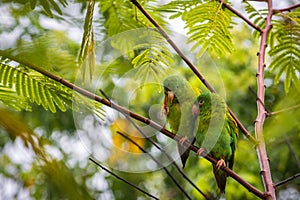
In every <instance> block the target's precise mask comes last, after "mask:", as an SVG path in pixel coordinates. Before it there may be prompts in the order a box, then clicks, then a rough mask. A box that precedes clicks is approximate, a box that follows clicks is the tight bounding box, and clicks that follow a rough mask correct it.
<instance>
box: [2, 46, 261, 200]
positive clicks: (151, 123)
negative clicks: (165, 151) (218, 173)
mask: <svg viewBox="0 0 300 200" xmlns="http://www.w3.org/2000/svg"><path fill="white" fill-rule="evenodd" d="M0 56H4V57H6V58H8V59H11V60H13V61H16V62H18V63H20V64H23V65H25V66H27V67H29V68H31V69H33V70H35V71H37V72H39V73H41V74H43V75H45V76H47V77H49V78H51V79H53V80H55V81H57V82H59V83H61V84H62V85H64V86H66V87H68V88H70V89H72V90H74V91H76V92H78V93H79V94H81V95H83V96H85V97H87V98H89V99H92V100H94V101H97V102H99V103H102V104H104V105H106V106H108V107H111V108H113V109H114V110H116V111H118V112H121V113H127V114H128V115H129V116H130V117H132V118H134V119H136V120H138V121H140V122H143V123H145V124H147V125H149V126H151V127H152V128H154V129H156V130H158V131H160V132H161V133H163V134H164V135H166V136H168V137H169V138H172V139H174V140H175V141H177V142H179V140H180V139H181V138H180V137H178V136H176V135H175V134H173V133H172V132H170V131H168V130H166V129H165V128H163V127H162V126H161V125H159V124H158V123H156V122H154V121H152V120H150V119H148V118H146V117H144V116H141V115H139V114H137V113H134V112H132V111H130V110H128V109H126V108H124V107H122V106H119V105H117V104H115V103H113V102H110V101H108V100H107V99H103V98H101V97H99V96H97V95H95V94H93V93H91V92H90V91H87V90H85V89H83V88H81V87H78V86H76V85H75V84H73V83H71V82H68V81H67V80H65V79H63V78H61V77H59V76H57V75H55V74H52V73H50V72H48V71H47V70H44V69H42V68H40V67H38V66H36V65H34V64H31V63H29V62H27V61H25V60H23V59H22V58H20V57H16V56H13V55H10V54H8V53H6V52H5V51H2V50H0ZM184 145H187V146H188V147H189V149H190V150H192V151H194V152H195V153H196V152H197V151H198V150H199V148H198V147H196V146H194V145H190V144H189V143H188V142H185V143H184ZM204 158H205V159H206V160H208V161H209V162H211V163H213V164H217V160H215V159H214V158H212V157H211V156H209V155H206V156H204ZM222 170H223V171H225V172H226V173H227V174H228V175H229V176H231V177H232V178H233V179H234V180H236V181H237V182H239V183H240V184H241V185H243V186H244V187H245V188H247V189H248V191H250V192H252V193H253V194H255V195H256V196H258V197H260V198H264V197H265V194H264V193H262V192H261V191H259V190H258V189H257V188H255V187H254V186H253V185H251V184H250V183H248V182H247V181H245V180H244V179H243V178H241V177H240V176H239V175H238V174H236V173H235V172H234V171H232V170H231V169H229V168H228V167H224V168H222Z"/></svg>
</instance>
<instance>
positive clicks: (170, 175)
mask: <svg viewBox="0 0 300 200" xmlns="http://www.w3.org/2000/svg"><path fill="white" fill-rule="evenodd" d="M117 133H118V134H120V135H121V136H122V137H124V138H125V139H127V140H129V141H130V142H131V143H132V144H134V145H135V146H137V147H138V148H139V149H140V150H141V151H142V152H143V153H146V154H147V155H149V157H150V158H151V159H152V160H153V161H154V162H156V163H157V164H158V165H159V166H160V167H162V168H163V170H164V171H165V172H166V173H167V175H168V176H169V177H170V178H171V179H172V181H173V182H174V183H175V185H176V186H177V187H178V188H179V189H180V190H181V191H182V192H183V194H184V195H185V196H186V197H187V198H188V199H192V198H191V197H190V196H189V194H188V193H187V192H186V191H185V190H184V189H183V187H182V186H181V185H180V184H179V183H178V181H177V180H176V179H175V177H174V176H173V175H172V173H171V172H170V171H169V170H168V169H167V168H166V167H165V166H164V165H163V164H161V163H160V162H159V161H158V160H157V159H156V158H154V156H152V155H151V154H150V153H148V152H147V151H146V150H145V149H144V148H143V147H141V146H140V145H139V144H138V143H136V142H135V141H134V140H132V139H131V138H130V137H128V136H127V135H125V134H124V133H122V132H120V131H117Z"/></svg>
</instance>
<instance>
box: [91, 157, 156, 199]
mask: <svg viewBox="0 0 300 200" xmlns="http://www.w3.org/2000/svg"><path fill="white" fill-rule="evenodd" d="M89 160H90V161H92V162H93V163H94V164H95V165H97V166H98V167H100V168H101V169H102V170H104V171H106V172H108V173H109V174H111V175H113V176H114V177H116V178H117V179H119V180H121V181H123V182H125V183H126V184H128V185H130V186H132V187H133V188H135V189H137V190H139V191H140V192H142V193H144V194H146V195H147V196H149V197H151V198H153V199H157V200H159V198H157V197H155V196H153V195H152V194H150V193H148V192H146V191H145V190H143V189H141V188H139V187H138V186H136V185H134V184H132V183H130V182H129V181H127V180H125V179H124V178H122V177H120V176H119V175H117V174H115V173H113V172H112V171H110V170H109V169H107V168H106V167H104V166H102V165H100V164H99V163H98V162H97V161H96V160H94V159H93V158H91V157H90V158H89Z"/></svg>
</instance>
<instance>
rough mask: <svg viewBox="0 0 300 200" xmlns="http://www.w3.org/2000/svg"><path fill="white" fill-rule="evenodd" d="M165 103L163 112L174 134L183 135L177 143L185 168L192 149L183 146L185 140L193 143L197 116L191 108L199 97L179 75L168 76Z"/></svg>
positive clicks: (164, 83)
mask: <svg viewBox="0 0 300 200" xmlns="http://www.w3.org/2000/svg"><path fill="white" fill-rule="evenodd" d="M163 87H164V94H165V97H164V103H163V106H162V113H163V114H164V115H166V118H167V122H168V123H169V125H170V128H171V131H172V132H173V133H174V134H177V135H178V136H180V137H182V138H181V140H180V141H179V143H178V144H177V147H178V151H179V155H180V158H181V162H182V165H183V168H184V167H185V163H186V161H187V158H188V156H189V153H190V150H189V149H188V148H186V147H184V146H183V143H184V142H185V141H189V142H191V143H193V140H194V135H195V134H194V133H193V131H195V124H196V122H195V121H196V118H198V117H195V116H193V115H192V113H191V109H192V106H193V104H194V102H195V99H196V98H197V95H196V94H195V92H194V90H193V88H192V87H191V86H190V85H189V83H188V82H187V81H186V80H185V79H184V78H182V77H181V76H179V75H171V76H168V77H167V78H166V79H165V80H164V82H163Z"/></svg>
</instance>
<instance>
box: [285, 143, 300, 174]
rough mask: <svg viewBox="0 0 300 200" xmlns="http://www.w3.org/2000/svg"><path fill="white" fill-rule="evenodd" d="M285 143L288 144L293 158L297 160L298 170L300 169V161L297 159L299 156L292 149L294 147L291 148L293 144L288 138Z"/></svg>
mask: <svg viewBox="0 0 300 200" xmlns="http://www.w3.org/2000/svg"><path fill="white" fill-rule="evenodd" d="M285 142H286V144H287V146H288V148H289V151H290V152H291V154H292V157H293V158H294V160H295V162H296V164H297V166H298V168H299V169H300V161H299V159H298V158H297V156H296V154H295V151H294V150H293V148H292V146H291V143H290V140H289V138H288V137H286V138H285Z"/></svg>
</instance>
